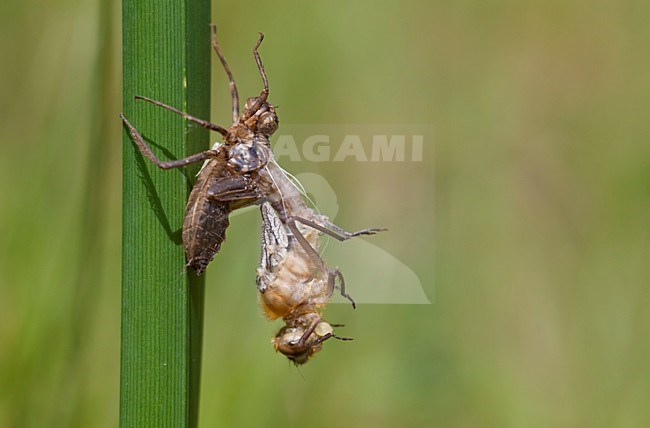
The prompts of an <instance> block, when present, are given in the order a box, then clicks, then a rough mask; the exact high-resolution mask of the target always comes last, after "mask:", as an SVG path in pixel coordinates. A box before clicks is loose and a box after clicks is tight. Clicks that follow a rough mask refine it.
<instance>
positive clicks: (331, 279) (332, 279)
mask: <svg viewBox="0 0 650 428" xmlns="http://www.w3.org/2000/svg"><path fill="white" fill-rule="evenodd" d="M327 273H328V278H327V281H328V284H329V286H330V287H332V290H333V289H334V288H335V285H336V278H338V279H339V281H340V283H341V285H340V286H339V287H340V288H339V290H340V292H341V296H343V297H345V298H346V299H348V300H349V301H350V302H351V303H352V308H353V309H356V308H357V304H356V303H355V302H354V299H353V298H352V296H350V295H349V294H348V293H347V292H346V291H345V279H343V274H342V273H341V271H339V270H338V269H329V270H328V271H327Z"/></svg>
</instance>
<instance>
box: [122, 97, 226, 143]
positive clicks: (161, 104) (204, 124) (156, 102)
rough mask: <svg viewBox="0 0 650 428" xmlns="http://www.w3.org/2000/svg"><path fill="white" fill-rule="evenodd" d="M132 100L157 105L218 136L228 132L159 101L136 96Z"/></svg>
mask: <svg viewBox="0 0 650 428" xmlns="http://www.w3.org/2000/svg"><path fill="white" fill-rule="evenodd" d="M134 98H135V99H136V100H144V101H146V102H148V103H151V104H153V105H157V106H158V107H162V108H164V109H167V110H169V111H173V112H174V113H176V114H178V115H180V116H182V117H183V118H185V119H187V120H189V121H190V122H194V123H196V124H197V125H200V126H202V127H203V128H207V129H210V130H212V131H217V132H218V133H219V134H221V135H223V136H224V137H225V136H226V135H228V131H227V130H226V128H223V127H221V126H219V125H215V124H214V123H210V122H208V121H207V120H203V119H199V118H197V117H194V116H191V115H189V114H187V113H185V112H183V111H180V110H179V109H177V108H174V107H172V106H169V105H167V104H165V103H161V102H160V101H156V100H152V99H151V98H147V97H143V96H141V95H136V96H135V97H134Z"/></svg>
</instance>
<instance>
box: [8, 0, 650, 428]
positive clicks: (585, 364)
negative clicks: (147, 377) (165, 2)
mask: <svg viewBox="0 0 650 428" xmlns="http://www.w3.org/2000/svg"><path fill="white" fill-rule="evenodd" d="M0 10H1V11H2V13H1V14H0V35H1V36H0V49H1V50H0V54H1V56H0V58H1V62H2V66H1V67H0V82H2V84H1V85H0V97H1V100H2V103H0V142H1V144H2V151H1V152H0V204H1V209H0V250H1V254H0V426H2V427H44V426H56V427H114V426H116V425H117V423H118V395H119V332H120V318H119V316H120V234H121V231H120V228H121V225H120V210H121V206H120V204H121V202H120V191H121V183H120V179H121V178H120V177H121V173H120V168H121V164H120V149H121V144H120V142H121V132H122V128H121V124H120V121H119V119H118V116H117V114H118V112H119V111H120V109H121V100H120V94H121V89H120V79H121V69H120V49H121V46H120V28H119V23H120V17H119V14H120V10H119V4H118V3H115V4H111V2H98V1H79V0H68V1H61V0H59V1H51V2H46V3H44V2H39V1H33V0H23V1H20V2H19V1H17V0H7V1H3V2H2V4H1V5H0ZM649 12H650V3H648V2H642V1H613V0H610V1H596V2H580V1H576V0H567V1H545V2H541V1H540V2H523V3H522V2H517V1H505V0H502V1H493V2H490V3H485V2H478V1H464V0H461V1H455V2H441V1H424V0H419V1H404V2H399V3H398V2H383V3H380V2H374V1H369V0H357V1H354V2H349V1H342V0H334V1H326V2H291V1H275V2H215V3H214V4H213V20H214V22H216V23H217V24H218V25H219V28H220V39H221V42H222V46H223V48H224V50H225V52H226V55H227V56H228V59H229V61H230V63H231V67H232V68H233V71H234V72H235V75H236V78H237V79H238V84H239V86H240V93H241V94H242V95H243V96H249V95H251V94H255V93H257V92H258V91H259V77H258V75H257V71H256V69H255V67H254V63H253V60H252V58H251V56H250V48H251V46H252V44H253V43H254V41H255V39H256V34H257V32H258V31H264V32H265V33H266V35H267V40H266V41H265V44H264V46H263V48H262V54H263V58H264V61H265V64H266V66H267V70H268V73H269V78H270V80H271V100H272V102H273V103H275V104H278V105H280V118H281V122H283V123H288V124H322V123H329V124H342V123H347V124H357V123H360V124H367V123H377V124H432V125H433V126H434V128H435V138H434V139H428V140H425V143H426V145H425V150H424V158H425V159H424V162H421V163H413V162H405V163H381V164H365V163H357V162H353V161H346V162H343V163H333V162H328V163H309V162H301V163H292V162H285V163H283V165H284V166H286V167H287V169H289V170H290V171H292V172H304V171H312V172H317V173H319V174H322V175H323V176H324V177H326V178H327V179H328V180H329V181H330V184H331V185H332V186H333V187H334V189H335V191H336V194H337V197H338V203H339V205H340V211H339V213H340V214H339V216H338V217H337V223H339V224H341V225H342V226H344V227H348V228H350V229H353V228H355V227H364V226H375V225H380V226H385V227H388V228H389V229H390V232H388V233H385V234H383V235H381V236H377V237H373V238H372V243H373V244H375V245H377V246H379V247H381V248H383V249H384V250H385V251H386V252H387V253H389V254H391V255H393V256H395V257H396V258H397V259H399V260H401V261H402V262H404V263H405V264H407V265H408V266H409V267H410V268H411V269H413V271H415V272H416V273H417V274H418V276H419V278H420V280H421V282H422V284H423V287H424V289H425V291H426V293H427V295H428V296H429V298H430V299H432V300H435V303H434V304H432V305H362V306H361V307H360V308H359V309H358V310H357V311H354V312H353V311H351V310H350V308H349V307H347V306H344V305H332V306H331V307H330V308H328V310H327V312H326V314H327V316H328V318H329V319H332V320H336V322H342V323H345V324H347V327H346V329H345V334H346V335H350V336H353V337H355V339H356V340H355V341H354V342H352V343H331V344H327V345H326V347H325V350H324V351H323V352H322V353H321V354H320V355H318V356H317V357H316V358H315V359H314V361H312V362H310V363H309V364H307V365H306V366H304V367H302V368H300V370H297V369H296V368H294V367H293V366H291V365H290V364H289V363H288V362H287V361H286V360H285V359H284V358H283V357H282V356H280V355H275V354H274V353H273V350H272V347H271V345H270V344H269V340H270V337H271V336H272V335H273V334H274V333H275V331H276V330H277V328H278V324H272V323H270V322H268V321H266V320H264V319H263V317H262V315H261V313H260V310H259V308H258V306H257V303H256V299H257V297H256V290H255V286H254V277H255V272H254V267H255V265H256V263H257V257H258V252H259V243H258V242H259V236H258V232H257V227H258V226H257V225H258V218H257V217H258V216H257V215H254V214H246V215H241V216H238V217H236V218H235V219H233V224H232V226H231V228H230V229H229V232H228V237H229V239H228V241H227V242H226V244H225V245H224V248H223V250H222V253H221V254H220V255H219V256H218V258H217V260H216V261H215V262H214V264H213V266H212V267H211V269H210V270H209V271H208V279H207V282H206V287H207V292H206V316H205V338H204V343H205V347H204V364H203V379H202V395H201V400H202V401H201V413H200V422H201V426H217V425H220V426H305V425H309V426H336V425H340V426H376V427H393V426H413V427H416V426H422V427H424V426H454V427H455V426H494V427H504V426H511V427H521V426H526V427H548V426H566V427H569V426H570V427H575V426H589V427H597V426H603V427H605V426H607V427H611V426H626V427H627V426H647V425H648V424H650V399H649V396H650V395H649V394H648V391H649V390H650V341H649V340H648V339H649V337H648V331H649V327H650V322H649V321H650V311H647V310H646V306H647V303H648V302H650V291H649V288H648V287H647V284H648V278H649V277H650V268H649V267H648V265H649V263H648V254H649V249H650V245H649V242H650V228H649V222H648V219H649V218H650V198H649V196H650V195H649V193H650V192H649V184H650V144H648V141H649V139H650V125H649V124H648V103H649V101H650V97H649V95H650V93H649V91H650V77H649V74H648V69H649V67H650V50H649V49H648V40H650V29H649V28H650V27H648V25H647V22H648V18H650V13H649ZM213 67H214V69H215V72H214V73H213V76H214V77H213V79H214V80H213V114H212V116H213V119H214V121H216V122H218V123H227V121H228V117H229V107H228V99H227V96H228V95H227V83H226V80H225V78H224V76H223V73H222V72H221V70H219V71H216V70H217V68H216V63H215V62H214V61H213ZM159 143H160V144H163V145H164V142H159ZM434 200H435V204H434ZM343 245H345V244H340V245H339V244H338V243H330V245H329V248H328V251H335V250H336V247H340V246H343ZM434 248H435V252H434ZM340 264H341V269H342V270H343V271H344V272H345V271H346V270H347V271H351V270H352V271H354V270H356V269H369V267H368V266H367V265H359V266H357V265H347V266H346V263H345V260H343V261H341V263H340ZM370 268H372V266H370ZM398 285H399V284H396V286H398ZM350 287H351V288H350V290H351V292H352V290H353V289H354V285H353V284H350Z"/></svg>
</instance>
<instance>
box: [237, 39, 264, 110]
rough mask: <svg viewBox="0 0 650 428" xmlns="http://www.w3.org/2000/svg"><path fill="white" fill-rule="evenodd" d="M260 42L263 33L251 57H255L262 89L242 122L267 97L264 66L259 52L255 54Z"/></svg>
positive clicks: (257, 108)
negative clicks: (260, 76) (262, 85)
mask: <svg viewBox="0 0 650 428" xmlns="http://www.w3.org/2000/svg"><path fill="white" fill-rule="evenodd" d="M262 40H264V33H260V38H259V40H258V41H257V44H255V47H254V48H253V56H254V57H255V62H256V63H257V69H258V70H259V71H260V74H261V75H262V82H264V89H263V90H262V92H261V93H260V96H259V97H257V99H256V100H255V104H253V105H252V106H251V108H250V109H246V111H245V112H244V115H243V117H242V119H243V120H248V119H249V118H250V117H251V116H252V115H253V114H255V113H256V112H257V110H259V109H260V107H262V105H263V104H264V103H265V102H266V99H267V98H268V97H269V80H268V79H267V77H266V71H265V70H264V65H263V64H262V58H260V54H259V52H257V50H258V49H259V47H260V45H261V44H262Z"/></svg>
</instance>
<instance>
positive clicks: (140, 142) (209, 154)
mask: <svg viewBox="0 0 650 428" xmlns="http://www.w3.org/2000/svg"><path fill="white" fill-rule="evenodd" d="M120 117H121V118H122V122H124V124H125V125H126V127H127V128H128V129H129V133H130V134H131V138H132V139H133V141H134V142H135V144H137V146H138V148H139V149H140V152H142V154H143V155H145V156H146V157H147V158H148V159H149V160H151V162H153V163H155V164H156V165H157V166H158V168H161V169H170V168H178V167H181V166H185V165H189V164H191V163H195V162H201V161H204V160H206V159H210V158H214V157H216V156H217V155H218V152H217V151H216V150H206V151H204V152H200V153H196V154H194V155H191V156H188V157H186V158H184V159H177V160H173V161H166V162H163V161H161V160H160V159H158V158H157V157H156V155H155V154H153V152H152V151H151V149H150V148H149V146H148V145H147V143H146V142H145V141H144V138H142V135H140V133H139V132H138V130H137V129H136V128H135V127H134V126H133V125H131V123H130V122H129V121H128V120H127V119H126V117H124V115H123V114H122V113H120Z"/></svg>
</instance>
